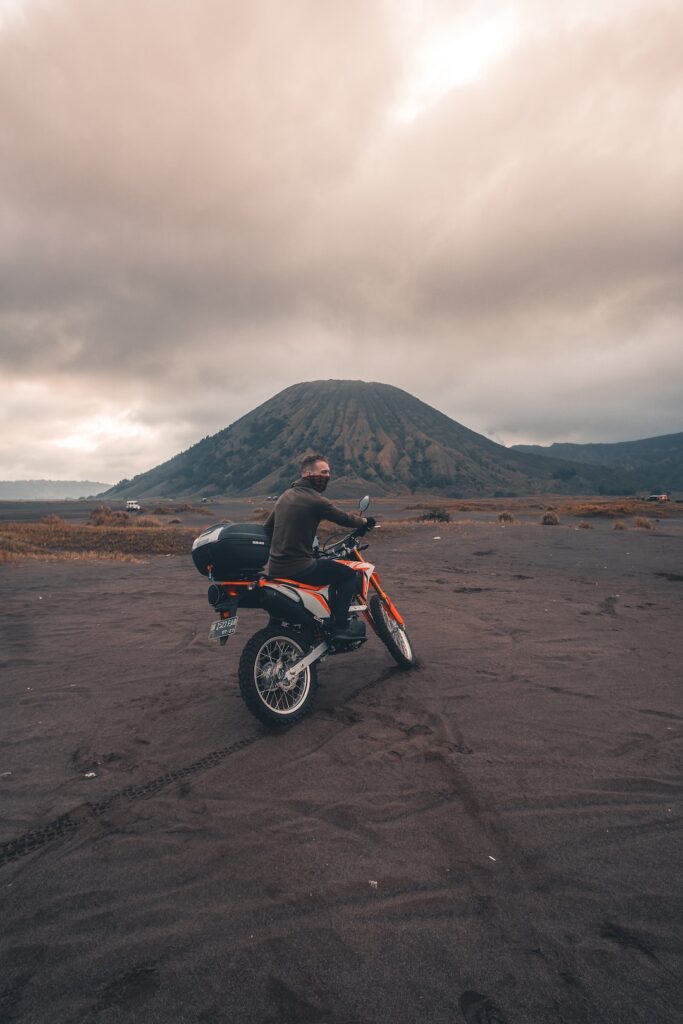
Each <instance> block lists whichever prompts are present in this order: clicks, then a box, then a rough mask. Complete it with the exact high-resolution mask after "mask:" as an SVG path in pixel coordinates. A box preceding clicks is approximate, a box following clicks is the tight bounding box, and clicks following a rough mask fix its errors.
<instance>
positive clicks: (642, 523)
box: [636, 516, 652, 530]
mask: <svg viewBox="0 0 683 1024" xmlns="http://www.w3.org/2000/svg"><path fill="white" fill-rule="evenodd" d="M636 526H637V527H638V529H639V530H651V529H652V523H651V522H650V520H649V519H648V518H647V516H638V518H637V519H636Z"/></svg>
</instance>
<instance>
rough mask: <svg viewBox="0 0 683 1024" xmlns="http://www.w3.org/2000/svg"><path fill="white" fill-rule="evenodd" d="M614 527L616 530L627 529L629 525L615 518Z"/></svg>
mask: <svg viewBox="0 0 683 1024" xmlns="http://www.w3.org/2000/svg"><path fill="white" fill-rule="evenodd" d="M613 529H614V530H627V529H628V527H627V526H626V523H624V522H622V520H621V519H615V520H614V526H613Z"/></svg>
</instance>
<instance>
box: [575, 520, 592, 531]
mask: <svg viewBox="0 0 683 1024" xmlns="http://www.w3.org/2000/svg"><path fill="white" fill-rule="evenodd" d="M576 529H577V530H592V529H593V527H592V526H591V524H590V523H587V522H586V521H585V520H584V521H583V522H581V523H579V525H578V526H577V527H576Z"/></svg>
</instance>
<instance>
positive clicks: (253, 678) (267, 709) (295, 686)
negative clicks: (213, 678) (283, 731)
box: [238, 626, 318, 726]
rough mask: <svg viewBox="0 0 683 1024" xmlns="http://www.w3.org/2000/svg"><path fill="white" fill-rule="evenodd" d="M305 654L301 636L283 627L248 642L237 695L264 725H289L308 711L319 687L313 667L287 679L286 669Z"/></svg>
mask: <svg viewBox="0 0 683 1024" xmlns="http://www.w3.org/2000/svg"><path fill="white" fill-rule="evenodd" d="M305 653H306V645H305V642H304V640H303V638H302V637H301V636H300V634H298V633H297V632H296V631H295V630H293V629H287V628H285V627H282V628H279V629H278V628H273V627H270V626H269V627H267V628H266V629H260V630H259V631H258V633H254V635H253V636H252V637H251V639H250V640H249V641H248V642H247V644H246V646H245V648H244V650H243V651H242V655H241V657H240V664H239V672H238V677H239V684H240V692H241V694H242V697H243V699H244V703H245V704H246V705H247V707H248V708H249V710H250V711H251V713H252V714H253V715H255V716H256V718H258V719H259V721H261V722H263V723H264V724H265V725H272V726H283V725H289V724H290V722H295V721H296V720H297V719H299V718H302V717H303V716H304V715H305V714H306V712H307V711H309V709H310V707H311V704H312V702H313V697H314V695H315V691H316V687H317V685H318V679H317V671H316V666H315V665H308V667H307V668H305V669H303V671H301V672H299V674H298V675H297V676H295V677H294V679H292V680H288V679H286V673H287V670H288V669H289V668H290V667H291V666H292V665H294V664H295V663H296V662H297V661H299V660H300V659H301V658H303V657H304V655H305Z"/></svg>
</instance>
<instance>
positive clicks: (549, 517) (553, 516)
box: [541, 512, 560, 526]
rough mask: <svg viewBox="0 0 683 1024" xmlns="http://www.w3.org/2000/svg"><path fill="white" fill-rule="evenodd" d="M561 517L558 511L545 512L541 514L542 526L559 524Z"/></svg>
mask: <svg viewBox="0 0 683 1024" xmlns="http://www.w3.org/2000/svg"><path fill="white" fill-rule="evenodd" d="M559 523H560V517H559V516H558V514H557V512H544V513H543V515H542V516H541V525H542V526H559Z"/></svg>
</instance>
